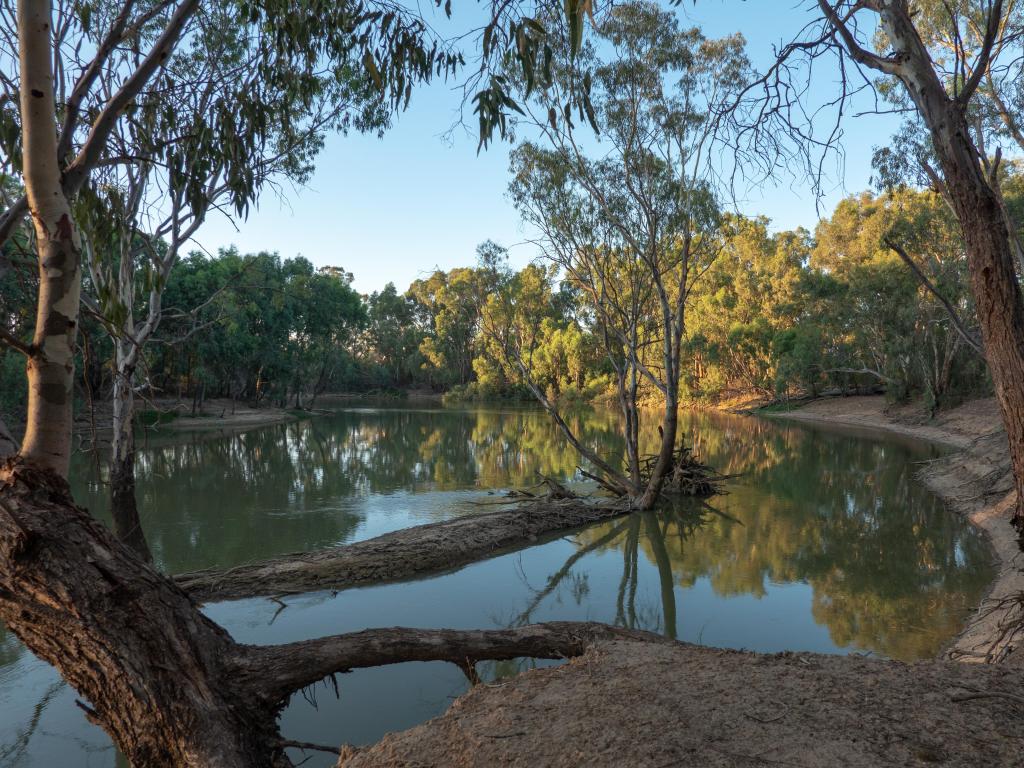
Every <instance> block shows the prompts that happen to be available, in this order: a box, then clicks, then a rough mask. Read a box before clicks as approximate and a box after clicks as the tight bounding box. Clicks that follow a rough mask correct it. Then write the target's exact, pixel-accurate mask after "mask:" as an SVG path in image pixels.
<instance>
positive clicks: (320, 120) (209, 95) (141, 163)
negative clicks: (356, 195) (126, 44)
mask: <svg viewBox="0 0 1024 768" xmlns="http://www.w3.org/2000/svg"><path fill="white" fill-rule="evenodd" d="M105 10H108V9H106V8H105V7H104V6H103V5H102V4H101V5H100V6H99V7H98V8H97V9H96V12H97V13H102V12H104V11H105ZM199 21H200V23H196V24H195V25H194V26H193V27H190V28H189V29H187V30H186V31H185V36H186V37H185V40H184V43H183V44H182V45H179V46H178V47H177V48H176V50H175V52H174V53H173V54H172V55H170V56H168V57H167V59H166V60H165V61H164V62H163V63H162V64H161V66H160V68H159V69H158V70H157V72H156V73H155V74H154V77H153V80H152V81H151V84H150V85H149V86H147V87H146V88H144V89H142V90H141V91H140V93H139V94H138V95H137V96H136V97H135V99H134V101H133V103H132V105H131V113H130V116H129V118H128V119H126V120H124V121H122V122H119V123H118V124H117V125H116V126H115V128H114V131H113V133H112V135H111V148H112V151H111V153H110V155H109V157H107V158H106V159H105V162H104V163H103V164H102V166H101V167H100V168H97V169H96V170H94V171H93V173H92V174H91V175H90V178H89V180H88V181H87V182H86V184H85V186H84V187H83V190H82V193H81V194H80V195H79V198H78V201H77V203H76V213H77V217H78V222H79V224H80V226H81V229H82V233H83V240H84V243H83V244H84V246H85V247H84V252H85V256H86V259H85V261H86V265H87V267H88V276H89V280H88V282H87V283H86V286H87V290H86V299H87V306H89V307H90V308H91V310H92V312H93V314H94V315H95V316H96V317H98V318H99V319H100V321H101V323H102V326H103V327H104V329H105V330H106V331H107V333H108V335H109V336H110V339H111V342H112V347H113V351H112V359H111V360H110V367H111V370H112V375H113V391H112V401H113V408H112V417H113V425H112V427H113V439H112V442H111V463H110V502H111V505H110V506H111V513H112V517H113V520H114V525H115V530H116V531H117V533H118V535H119V536H121V537H122V538H124V539H125V541H127V542H129V543H130V544H131V545H132V546H134V547H135V548H136V549H137V550H138V551H139V552H140V554H142V555H143V556H144V557H148V548H147V546H146V543H145V537H144V534H143V531H142V528H141V524H140V521H139V515H138V509H137V506H136V499H135V472H134V452H135V446H134V436H133V435H134V430H133V416H134V410H135V407H134V393H135V390H136V387H137V383H136V372H137V370H138V368H139V366H140V365H143V364H144V362H145V350H146V347H147V344H148V342H149V340H150V338H151V337H152V335H153V333H154V332H155V331H156V329H157V328H158V326H159V325H160V322H161V319H162V317H163V313H164V310H163V293H164V289H165V287H166V286H167V282H168V279H169V276H170V272H171V270H172V268H173V267H174V265H175V264H176V263H177V260H178V257H179V254H180V252H181V249H182V248H183V247H187V244H188V243H189V241H190V239H191V237H192V236H193V235H194V234H195V232H196V231H197V230H198V229H199V227H200V226H201V225H202V224H203V223H204V221H205V220H206V218H207V215H208V214H209V213H210V212H211V211H214V212H216V211H217V209H218V208H221V207H227V208H229V209H230V210H232V211H233V212H234V213H236V214H242V213H244V211H245V209H246V208H247V207H248V206H249V205H250V204H251V203H252V202H254V201H255V200H256V197H257V195H258V194H259V192H260V191H261V189H263V188H264V187H266V186H267V185H269V184H280V183H281V182H283V181H288V182H291V183H294V184H301V183H303V182H304V181H305V180H306V179H307V178H308V176H309V173H310V171H311V170H312V162H313V159H314V157H315V154H316V152H317V150H318V149H319V147H320V146H321V144H322V142H323V136H324V133H325V131H328V130H334V131H344V130H347V129H348V127H349V126H352V125H354V126H355V127H356V128H358V129H361V130H379V129H381V128H383V127H384V126H385V125H386V123H387V118H388V113H387V110H386V109H385V104H384V102H383V98H382V94H381V93H380V91H379V90H378V89H377V88H376V87H375V86H374V84H373V82H372V80H371V79H370V75H369V74H368V73H367V72H366V71H365V70H364V69H363V68H362V66H361V65H359V64H358V62H356V61H353V60H352V59H353V56H352V53H351V52H348V53H344V54H343V57H342V58H340V59H339V58H337V57H335V58H334V59H333V60H332V59H326V60H325V61H324V62H323V63H319V62H318V63H313V64H312V65H311V64H310V63H309V62H304V61H302V59H301V58H299V57H297V56H296V55H295V53H294V52H289V53H288V54H287V55H286V56H283V57H281V59H280V60H279V61H277V62H276V63H275V65H274V66H275V70H274V72H273V76H271V77H267V76H265V73H264V72H262V71H261V64H263V62H264V59H265V53H264V51H263V50H262V46H263V45H264V42H265V41H263V40H262V39H261V37H260V36H253V35H251V31H250V29H249V28H248V27H247V26H245V25H241V26H240V25H237V24H235V23H233V22H234V19H233V18H232V12H231V9H230V7H229V6H225V7H216V6H214V7H210V8H208V9H204V13H203V18H202V19H201V20H199ZM86 32H87V28H86V27H85V25H83V29H82V34H85V33H86ZM131 55H132V53H131V52H130V51H128V50H125V51H123V52H120V56H121V57H125V60H127V58H128V57H130V56H131ZM112 58H114V61H112V62H110V63H109V65H108V67H105V68H103V70H102V71H101V72H100V74H99V75H98V76H97V82H96V86H95V88H96V90H97V91H98V92H100V93H103V92H110V91H112V90H114V88H115V86H116V83H117V80H118V78H119V76H120V75H121V72H122V69H123V68H122V66H119V65H120V64H121V63H122V60H121V59H120V58H119V57H118V54H117V53H114V54H112ZM70 76H71V75H70V74H68V75H66V77H68V78H70ZM111 81H113V82H111ZM181 309H182V308H179V311H181ZM184 309H185V310H193V311H194V310H195V308H194V307H192V308H184Z"/></svg>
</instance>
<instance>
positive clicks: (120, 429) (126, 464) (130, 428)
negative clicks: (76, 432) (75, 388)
mask: <svg viewBox="0 0 1024 768" xmlns="http://www.w3.org/2000/svg"><path fill="white" fill-rule="evenodd" d="M129 344H130V342H128V341H123V340H115V341H114V395H113V430H114V435H113V439H112V441H111V445H110V514H111V517H112V518H113V520H114V532H115V533H116V534H117V537H118V538H119V539H120V540H121V541H123V542H125V543H126V544H127V545H128V546H129V547H131V548H132V549H134V550H135V552H136V554H138V555H139V557H141V558H142V559H143V560H145V561H146V562H152V555H151V554H150V552H149V545H148V544H147V543H146V536H145V532H144V531H143V530H142V522H141V521H140V520H139V508H138V504H137V502H136V499H135V390H134V387H133V380H134V378H135V368H134V366H133V365H132V363H131V361H130V358H131V357H133V356H134V354H133V353H134V350H133V349H127V350H126V349H125V347H126V346H128V345H129Z"/></svg>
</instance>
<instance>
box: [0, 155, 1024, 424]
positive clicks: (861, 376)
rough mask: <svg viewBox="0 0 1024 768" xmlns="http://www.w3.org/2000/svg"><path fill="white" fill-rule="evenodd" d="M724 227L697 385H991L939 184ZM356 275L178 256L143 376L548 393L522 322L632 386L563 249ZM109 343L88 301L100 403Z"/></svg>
mask: <svg viewBox="0 0 1024 768" xmlns="http://www.w3.org/2000/svg"><path fill="white" fill-rule="evenodd" d="M1004 196H1005V198H1006V200H1007V205H1008V207H1009V208H1010V210H1011V212H1012V214H1013V219H1014V220H1015V221H1016V222H1020V221H1021V210H1022V203H1024V197H1022V185H1021V183H1020V178H1019V177H1018V176H1016V175H1011V176H1009V178H1008V180H1007V181H1006V182H1005V184H1004ZM713 240H714V242H713V244H711V246H710V247H709V249H708V252H709V253H711V254H712V256H711V257H709V258H708V260H707V264H706V266H705V267H703V271H702V272H701V273H700V274H699V275H698V276H697V277H696V279H692V280H691V285H690V288H689V290H690V291H691V294H690V296H689V299H688V300H687V307H688V309H687V315H686V333H685V340H684V355H683V359H684V361H685V364H684V366H682V368H681V374H680V392H681V393H682V396H683V398H684V400H689V401H702V402H709V401H712V402H713V401H716V400H719V399H721V398H723V397H728V396H731V395H735V394H738V393H756V394H759V395H763V396H764V397H766V398H773V397H775V398H786V397H792V396H797V395H806V394H810V395H813V394H816V393H820V392H823V391H827V390H840V391H854V390H858V389H859V390H860V391H865V390H867V389H875V388H877V389H884V391H885V392H886V393H887V395H888V396H889V397H890V398H892V399H895V400H899V399H904V398H908V397H916V396H919V397H923V398H924V399H925V400H926V401H927V403H928V404H929V405H930V406H932V407H933V408H937V407H939V406H941V405H943V404H947V403H949V402H951V401H955V400H957V399H962V398H963V397H965V396H968V395H973V394H978V393H983V392H985V391H987V390H988V389H989V388H990V383H989V381H988V378H987V373H986V368H985V365H984V364H983V361H982V358H981V357H980V355H979V353H978V350H977V342H976V341H975V338H976V336H975V330H974V328H975V325H976V323H975V318H974V309H973V306H972V303H971V299H970V296H969V294H968V292H967V290H966V286H967V282H968V281H967V277H966V272H967V261H966V255H965V250H964V244H963V241H962V238H961V236H960V234H959V228H958V226H957V222H956V220H955V218H954V217H953V215H952V214H951V213H950V212H949V210H948V208H947V206H946V204H945V202H944V201H943V199H942V198H941V197H940V196H939V195H938V194H936V193H934V192H931V191H927V190H926V191H917V190H912V189H898V190H894V191H890V192H886V193H882V194H871V193H867V192H865V193H862V194H860V195H857V196H854V197H850V198H848V199H846V200H844V201H843V202H841V203H840V204H839V206H838V207H837V208H836V210H835V211H834V213H833V214H832V216H831V218H827V219H823V220H822V221H821V222H819V224H818V225H817V227H816V229H815V231H814V232H813V233H812V232H810V231H807V230H804V229H797V230H795V231H782V232H775V233H772V232H771V228H770V222H769V221H768V220H766V219H764V218H745V217H742V216H737V215H735V214H726V215H722V216H720V217H719V219H718V220H717V225H716V227H715V230H714V235H713ZM9 250H10V251H11V253H10V255H9V257H8V258H9V261H10V262H11V263H12V264H13V265H14V268H12V269H9V270H7V271H6V273H5V274H3V276H2V277H0V312H2V313H3V315H4V316H5V317H6V318H8V319H9V326H10V327H11V328H12V329H13V330H14V332H15V333H16V334H17V335H18V336H20V337H23V338H24V337H29V336H31V333H32V327H33V321H34V317H33V315H32V314H31V313H30V312H29V311H28V308H30V307H32V306H33V300H32V299H33V297H34V296H35V293H36V290H37V286H36V283H35V280H36V277H35V270H34V266H35V265H34V264H25V263H23V262H20V261H19V260H18V259H17V258H16V255H15V253H14V249H13V248H11V249H9ZM901 252H902V253H901ZM907 259H909V260H910V261H912V263H913V266H911V265H910V264H908V263H905V260H907ZM352 279H353V276H352V274H351V273H349V272H347V271H345V270H344V269H341V268H338V267H322V268H320V269H317V268H315V267H314V265H313V264H312V263H311V262H310V261H309V260H307V259H305V258H302V257H297V258H291V259H282V258H281V257H280V256H279V255H278V254H271V253H259V254H249V255H244V254H241V253H239V252H238V251H236V250H234V249H227V250H222V251H221V252H220V253H218V254H217V255H216V256H207V255H204V254H202V253H198V252H195V253H192V254H190V255H189V256H187V257H185V258H183V259H181V260H180V261H179V262H178V263H176V264H175V266H174V268H173V270H172V271H171V272H170V277H169V280H168V283H167V286H166V288H165V290H164V299H163V304H164V316H163V319H162V322H161V323H160V325H159V327H158V329H157V330H156V332H155V333H154V335H153V338H152V341H151V342H150V343H149V344H147V346H146V348H145V351H144V355H143V361H142V363H141V365H140V373H141V375H140V377H139V378H140V384H141V388H142V391H144V392H145V393H148V394H149V395H151V396H156V397H173V398H181V399H184V400H191V401H192V402H193V403H194V404H196V405H197V406H199V405H201V403H202V401H203V400H204V399H206V398H212V397H222V398H232V399H237V400H240V401H247V402H251V403H255V402H269V403H273V404H276V405H280V406H287V407H300V408H301V407H310V406H312V405H314V404H315V401H316V398H317V397H318V396H319V395H321V394H323V393H327V392H352V393H364V392H375V393H381V392H396V393H397V392H401V391H404V390H408V389H421V390H422V389H428V390H431V391H434V392H444V393H447V394H448V396H449V397H450V398H452V399H491V398H523V399H530V398H531V394H530V392H529V391H528V389H527V386H526V383H525V382H524V372H523V371H522V370H521V369H520V368H518V367H516V366H515V365H513V364H512V363H511V361H510V358H509V355H508V349H506V345H507V339H508V338H509V333H510V331H511V332H512V333H514V335H515V338H516V340H517V345H518V348H519V349H520V351H523V350H525V353H524V354H521V355H520V358H521V359H522V360H524V361H526V363H527V373H528V375H529V378H530V379H531V380H532V381H533V382H534V383H535V384H536V385H537V386H538V387H539V388H540V389H541V390H542V391H543V393H544V394H545V395H547V396H548V397H549V398H551V399H554V400H558V401H560V402H563V403H564V402H567V401H573V400H578V401H593V400H600V399H602V398H610V397H612V396H613V394H614V386H613V371H612V368H611V367H610V364H609V361H608V359H607V355H606V354H604V352H603V349H604V347H603V345H602V344H601V343H600V339H599V337H598V334H600V333H601V328H600V327H599V323H598V322H597V320H596V317H597V313H595V311H594V306H593V298H592V296H591V295H590V294H588V292H587V291H585V290H582V289H581V287H580V285H579V284H578V281H575V280H574V279H572V278H571V277H569V276H567V275H566V274H565V272H564V270H560V269H559V268H558V267H557V265H555V264H552V263H549V262H545V261H544V260H543V259H540V260H538V261H537V262H536V263H533V264H530V265H528V266H526V267H525V268H523V269H522V270H520V271H518V272H517V271H514V270H512V269H511V268H510V267H509V265H508V259H507V253H506V252H505V250H504V249H503V248H502V247H500V246H499V245H497V244H495V243H492V242H487V243H484V244H482V245H481V246H479V248H478V253H477V259H476V264H475V265H474V266H467V267H460V268H456V269H452V270H450V271H447V272H443V271H437V272H435V273H433V274H432V275H430V276H429V277H427V278H425V279H421V280H417V281H415V282H414V283H413V284H412V285H411V286H409V287H408V288H407V289H406V290H405V291H404V292H401V293H400V292H399V291H398V289H397V288H396V287H395V286H394V285H393V284H388V285H387V286H386V287H385V288H384V289H383V290H381V291H377V292H374V293H372V294H370V295H360V294H359V293H358V292H357V291H356V290H355V289H354V288H353V287H352ZM87 283H88V278H87ZM85 290H86V292H87V293H88V292H89V291H90V287H89V286H88V285H87V286H86V289H85ZM508 307H514V308H515V311H514V313H512V314H509V313H508V311H507V308H508ZM517 324H518V326H522V327H517ZM656 336H657V323H652V326H651V332H650V334H649V338H646V339H643V340H642V341H641V343H640V345H639V349H640V354H641V356H643V355H645V354H646V351H647V350H654V351H653V352H652V353H651V356H650V357H651V363H650V364H651V365H655V362H654V360H655V359H656V352H657V344H658V341H659V340H658V338H656ZM110 347H111V341H110V336H109V334H108V333H106V332H105V330H104V327H103V325H102V321H101V320H100V318H99V317H98V316H97V315H96V314H89V313H86V314H85V315H84V317H83V324H82V334H81V341H80V347H79V353H78V354H79V361H78V370H79V371H80V376H79V381H78V383H77V393H78V397H79V399H80V400H81V401H83V402H85V401H88V400H90V399H92V400H94V401H103V400H104V399H106V398H107V397H108V394H107V393H109V391H110V389H111V387H112V375H111V367H110V363H109V361H110V360H111V358H112V351H111V348H110ZM0 355H2V356H0V372H2V380H0V393H2V395H0V397H2V408H3V410H4V411H5V413H6V415H7V416H8V418H13V419H14V420H17V419H18V417H19V416H20V414H21V413H23V409H24V404H25V398H26V386H25V378H24V360H23V358H22V356H21V355H20V354H18V353H17V352H13V351H10V350H5V351H3V352H2V353H0ZM641 387H643V383H641ZM647 394H648V395H649V396H655V395H657V393H656V392H648V393H647Z"/></svg>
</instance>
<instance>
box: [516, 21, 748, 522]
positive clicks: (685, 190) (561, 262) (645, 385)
mask: <svg viewBox="0 0 1024 768" xmlns="http://www.w3.org/2000/svg"><path fill="white" fill-rule="evenodd" d="M597 32H598V37H597V38H596V39H595V43H594V46H593V47H590V46H588V47H586V48H585V49H584V50H583V51H582V52H581V55H580V59H581V61H580V63H579V66H580V68H581V69H583V70H585V71H586V72H588V73H591V72H592V74H587V75H585V76H584V77H585V81H586V83H587V92H588V101H587V102H586V104H585V105H584V107H583V108H582V109H581V111H582V112H583V113H584V114H585V115H588V116H589V118H590V120H591V121H593V122H594V123H595V124H599V125H600V126H601V135H600V140H599V142H597V143H596V144H595V145H593V146H590V144H591V142H589V141H588V140H586V139H585V138H584V137H583V136H582V135H580V132H579V131H577V130H575V128H574V126H573V124H572V121H571V120H570V119H560V118H563V117H568V116H567V115H564V113H563V111H562V110H563V108H562V106H561V105H563V104H565V103H566V102H567V100H568V98H567V94H568V93H570V92H571V87H572V80H571V77H572V75H571V73H569V72H566V71H559V72H558V73H556V75H555V76H554V77H553V78H552V79H551V80H550V81H549V82H543V81H542V82H540V83H539V84H538V85H537V86H536V91H535V95H534V97H533V98H532V99H531V100H530V101H528V102H527V103H526V105H525V110H526V113H527V115H528V117H529V118H530V119H531V120H532V122H533V125H534V127H536V128H537V129H538V130H539V131H541V133H542V134H543V137H544V139H545V141H544V142H538V143H533V142H526V143H523V144H522V145H521V146H520V147H519V148H518V149H517V150H516V152H515V154H514V156H513V160H512V172H513V181H512V183H511V185H510V192H511V196H512V199H513V201H514V203H515V205H516V207H517V208H518V209H519V211H520V213H521V214H522V216H523V218H524V220H525V221H526V222H527V223H528V224H530V225H531V226H532V227H533V228H534V229H535V230H536V231H537V232H538V233H539V238H538V240H537V242H538V244H539V246H540V247H541V249H542V252H543V255H544V258H546V259H548V260H549V261H551V262H552V263H553V264H555V265H556V266H557V267H558V269H559V270H561V271H563V272H564V273H565V275H566V277H567V279H568V280H569V281H570V282H571V283H572V284H573V285H574V286H575V287H576V288H577V289H578V290H579V291H580V292H581V294H582V295H583V296H585V297H586V303H587V307H588V310H589V311H590V312H591V313H592V316H593V322H594V326H595V333H596V334H597V335H598V336H599V337H600V338H602V339H603V345H604V351H605V354H606V356H607V359H608V361H609V364H610V365H611V366H612V368H613V370H614V375H615V380H616V394H617V399H618V403H619V406H620V408H621V410H622V413H623V418H624V437H625V444H626V468H625V470H624V471H623V470H619V469H618V468H616V467H614V466H612V465H611V464H610V463H609V462H608V461H606V460H605V459H603V458H602V457H599V456H596V455H594V454H593V452H591V451H588V450H583V449H582V446H581V445H580V443H579V440H578V439H577V438H576V436H575V435H573V434H572V431H571V429H570V428H569V426H568V424H567V423H566V422H565V420H564V419H562V418H561V416H560V415H559V414H558V412H557V406H556V404H555V403H554V402H552V401H551V400H550V399H549V398H547V397H546V396H545V395H544V393H542V392H541V391H540V390H539V388H538V387H536V386H535V385H534V384H533V382H532V378H531V374H530V370H529V365H528V359H529V357H530V356H531V355H532V351H533V350H532V341H530V340H529V339H528V340H526V343H525V344H524V343H523V340H522V339H517V338H514V337H508V340H509V341H512V342H513V343H511V344H509V343H506V344H505V345H504V347H505V349H506V350H507V357H508V360H509V362H510V368H512V369H514V371H515V373H516V374H517V375H518V376H519V377H520V378H521V379H523V380H524V382H525V383H526V384H527V386H528V387H530V388H531V390H532V391H533V392H534V394H535V395H536V397H537V398H538V399H539V400H540V402H541V403H542V404H543V405H544V407H545V408H546V409H547V410H548V411H549V412H551V413H552V414H553V416H554V418H555V420H556V422H557V423H558V424H559V426H560V428H561V429H562V431H563V432H564V433H566V435H567V437H568V439H569V440H570V441H571V442H573V444H574V445H577V446H579V447H580V448H581V452H582V453H583V455H584V456H586V458H588V459H589V460H590V461H591V463H592V464H594V465H595V466H596V467H597V469H598V471H599V472H600V473H601V475H602V482H603V483H604V484H605V485H606V486H608V487H609V488H611V489H613V490H614V491H615V492H616V493H619V494H621V495H624V496H629V497H630V498H631V499H632V500H633V501H634V503H635V504H636V505H637V506H639V508H641V509H649V508H650V507H651V506H653V505H654V504H655V503H656V501H657V500H658V498H659V495H660V492H661V486H662V483H663V480H664V477H665V475H666V474H667V472H668V471H669V469H670V466H671V463H672V461H673V457H674V455H675V451H676V437H677V426H678V413H679V380H680V375H681V372H682V357H683V339H684V337H685V335H686V306H687V302H688V300H689V297H690V292H691V290H692V289H693V285H694V283H695V282H696V281H697V280H698V279H699V277H700V275H701V274H702V273H703V272H704V271H705V270H706V269H707V267H708V265H709V264H710V263H711V261H712V260H713V259H714V255H715V252H716V245H715V242H714V241H715V238H714V231H715V229H716V227H717V224H718V208H717V203H716V200H715V185H714V180H713V168H712V167H711V165H710V163H709V153H710V151H711V148H712V145H713V144H714V142H715V135H716V131H717V129H718V116H719V110H720V109H721V108H722V107H723V105H724V104H725V103H727V101H728V100H729V98H730V97H734V95H735V93H736V91H737V89H738V88H740V87H741V86H742V84H743V77H744V75H745V72H746V61H745V58H744V56H743V51H742V46H743V43H742V39H740V38H739V37H732V38H726V39H723V40H709V39H706V38H705V37H704V36H703V35H702V34H701V33H700V32H699V30H696V29H685V30H684V29H680V27H679V25H678V22H677V21H676V19H675V18H674V17H673V16H672V15H671V14H669V13H666V12H665V11H662V10H660V9H658V8H657V7H656V6H654V5H653V4H650V3H645V2H633V3H628V4H624V5H621V6H618V7H616V8H615V9H613V10H612V11H611V12H610V14H609V15H608V17H607V19H606V20H605V22H604V23H603V24H602V25H601V26H600V27H599V28H598V29H597ZM571 43H572V41H571V40H569V41H567V42H566V45H571ZM644 390H649V391H653V392H655V393H656V394H657V395H658V396H659V397H660V399H661V400H662V403H663V408H662V415H661V431H660V432H661V443H660V445H659V447H658V449H657V455H656V458H655V460H654V462H653V464H652V466H651V470H650V472H649V473H647V472H644V471H642V463H643V462H642V458H643V457H641V455H640V446H639V432H640V418H641V409H640V404H639V403H640V399H641V397H642V396H643V394H644Z"/></svg>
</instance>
